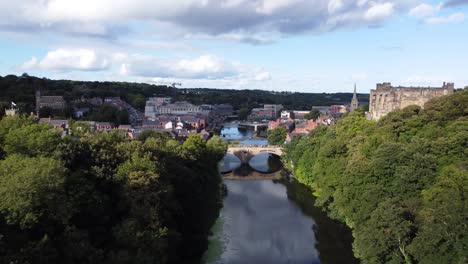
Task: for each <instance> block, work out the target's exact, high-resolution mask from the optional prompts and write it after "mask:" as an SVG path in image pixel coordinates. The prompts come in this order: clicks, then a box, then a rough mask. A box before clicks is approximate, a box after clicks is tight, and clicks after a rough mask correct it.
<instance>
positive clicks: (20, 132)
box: [4, 124, 59, 156]
mask: <svg viewBox="0 0 468 264" xmlns="http://www.w3.org/2000/svg"><path fill="white" fill-rule="evenodd" d="M58 142H59V135H58V133H57V132H56V131H54V130H52V129H50V128H49V126H48V125H47V124H32V125H28V126H23V127H21V128H17V129H12V130H10V131H9V132H8V134H7V135H6V136H5V141H4V148H5V152H7V153H8V154H13V153H17V154H22V155H28V156H35V155H45V156H47V155H50V154H51V153H52V152H53V150H54V149H55V146H56V145H57V144H58Z"/></svg>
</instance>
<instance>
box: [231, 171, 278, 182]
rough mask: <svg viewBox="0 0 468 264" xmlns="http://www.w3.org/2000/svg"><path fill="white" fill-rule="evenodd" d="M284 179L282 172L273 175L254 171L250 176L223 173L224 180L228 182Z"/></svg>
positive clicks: (232, 172)
mask: <svg viewBox="0 0 468 264" xmlns="http://www.w3.org/2000/svg"><path fill="white" fill-rule="evenodd" d="M283 177H284V176H283V175H281V170H279V171H276V172H272V173H264V172H258V171H256V170H252V171H250V172H249V175H248V176H243V175H237V174H236V173H235V172H234V171H231V172H227V173H223V178H224V179H226V180H279V179H282V178H283Z"/></svg>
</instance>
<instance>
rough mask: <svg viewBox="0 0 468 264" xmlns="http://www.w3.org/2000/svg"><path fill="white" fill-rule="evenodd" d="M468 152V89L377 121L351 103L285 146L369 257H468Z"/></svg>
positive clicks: (301, 176) (298, 171)
mask: <svg viewBox="0 0 468 264" xmlns="http://www.w3.org/2000/svg"><path fill="white" fill-rule="evenodd" d="M467 157H468V91H467V90H465V91H459V92H457V93H455V94H453V95H451V96H445V97H441V98H438V99H434V100H432V101H430V102H428V103H427V104H426V105H425V107H424V110H422V109H421V108H420V107H417V106H409V107H407V108H405V109H402V110H399V111H396V112H392V113H390V114H388V115H387V116H385V117H384V118H382V119H381V120H379V121H378V122H374V121H368V120H366V118H365V117H364V112H362V111H359V110H358V111H355V112H352V113H350V114H349V115H347V116H346V117H344V118H342V119H341V120H339V121H338V122H337V124H336V126H335V127H319V129H317V130H315V131H314V133H312V134H311V135H309V136H308V137H302V138H298V137H296V138H294V139H293V140H292V143H291V144H290V145H289V146H287V150H286V154H285V160H286V161H288V163H289V166H290V168H291V169H292V170H294V173H295V176H296V178H297V179H298V180H299V181H300V182H302V183H305V184H306V185H308V186H309V187H311V188H312V189H313V191H314V195H316V196H317V200H316V204H318V205H320V206H322V207H324V208H325V209H326V210H327V211H328V213H329V215H331V216H332V217H334V218H336V219H339V220H341V221H343V222H345V223H346V224H347V225H348V226H350V227H351V228H352V229H353V236H354V243H353V248H354V253H355V255H356V256H357V257H359V258H360V259H361V260H362V262H363V263H404V262H406V263H434V264H436V263H466V262H467V261H468V236H467V234H468V221H467V219H468V200H467V199H466V197H467V195H468V193H467V189H468V171H467V168H468V160H467Z"/></svg>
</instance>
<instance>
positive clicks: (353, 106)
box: [349, 84, 359, 112]
mask: <svg viewBox="0 0 468 264" xmlns="http://www.w3.org/2000/svg"><path fill="white" fill-rule="evenodd" d="M358 107H359V101H358V99H357V94H356V84H354V93H353V99H351V105H350V106H349V111H350V112H352V111H354V110H356V109H357V108H358Z"/></svg>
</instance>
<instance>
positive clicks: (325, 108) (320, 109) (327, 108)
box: [312, 106, 330, 115]
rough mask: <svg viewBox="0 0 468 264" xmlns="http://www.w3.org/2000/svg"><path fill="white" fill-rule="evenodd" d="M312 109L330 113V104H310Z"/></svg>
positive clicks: (326, 113)
mask: <svg viewBox="0 0 468 264" xmlns="http://www.w3.org/2000/svg"><path fill="white" fill-rule="evenodd" d="M312 109H315V110H319V111H320V113H321V114H322V115H328V114H330V106H312Z"/></svg>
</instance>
